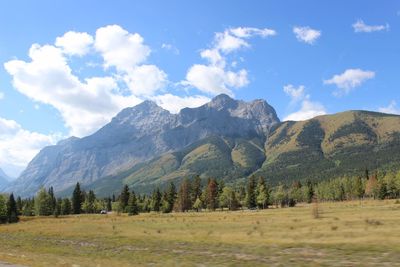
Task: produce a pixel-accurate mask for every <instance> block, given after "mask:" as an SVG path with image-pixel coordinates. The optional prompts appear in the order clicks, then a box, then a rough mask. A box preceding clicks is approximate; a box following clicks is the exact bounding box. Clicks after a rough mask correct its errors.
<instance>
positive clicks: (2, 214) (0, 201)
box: [0, 195, 8, 224]
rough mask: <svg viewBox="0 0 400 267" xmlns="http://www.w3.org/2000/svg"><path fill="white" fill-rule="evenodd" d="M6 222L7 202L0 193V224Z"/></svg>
mask: <svg viewBox="0 0 400 267" xmlns="http://www.w3.org/2000/svg"><path fill="white" fill-rule="evenodd" d="M7 222H8V215H7V202H6V199H5V197H4V196H3V195H0V224H2V223H7Z"/></svg>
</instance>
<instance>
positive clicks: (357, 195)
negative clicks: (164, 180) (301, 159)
mask: <svg viewBox="0 0 400 267" xmlns="http://www.w3.org/2000/svg"><path fill="white" fill-rule="evenodd" d="M399 197H400V171H399V172H397V173H394V172H389V173H382V174H379V175H378V173H374V174H373V175H370V174H369V172H368V170H366V171H365V173H364V175H360V176H354V177H340V178H335V179H331V180H325V181H321V182H312V181H310V180H307V181H305V182H303V183H302V182H300V181H295V182H293V183H292V184H291V185H287V184H278V185H277V186H274V187H272V186H270V185H269V184H268V183H267V182H266V180H265V179H264V178H263V177H258V178H256V177H255V176H250V177H249V178H247V180H246V181H245V182H244V183H237V184H233V185H225V183H224V181H223V180H220V181H218V180H217V179H214V178H210V179H208V180H207V181H206V183H205V184H204V185H203V181H202V180H201V178H200V176H196V177H194V178H193V179H191V180H189V179H187V178H185V179H183V180H182V181H181V183H180V184H179V187H178V188H177V187H176V185H175V184H174V183H173V182H171V183H169V185H168V186H167V188H166V189H165V190H160V188H159V187H156V188H155V189H154V191H153V192H152V194H150V195H146V194H142V195H141V194H136V193H135V192H134V190H131V189H130V188H129V186H128V185H124V186H123V188H122V190H121V192H120V194H118V195H117V196H115V195H112V196H110V197H106V198H98V197H97V196H96V194H95V193H94V191H92V190H89V191H88V192H86V191H84V190H82V189H81V186H80V184H79V183H77V184H76V186H75V189H74V191H73V193H72V196H71V197H70V198H68V197H67V198H57V197H56V196H55V194H54V190H53V188H52V187H50V188H49V189H48V190H46V189H45V188H42V189H40V190H39V192H38V193H37V194H36V196H35V197H34V198H28V199H21V198H20V197H18V198H17V199H16V200H15V198H14V195H13V194H10V195H9V196H8V198H7V197H6V196H3V195H0V223H14V222H18V218H19V217H18V216H20V215H23V216H55V217H58V216H60V215H69V214H81V213H87V214H90V213H100V212H101V211H104V212H110V211H114V212H118V213H127V214H128V215H137V214H139V213H143V212H163V213H169V212H172V211H175V212H186V211H197V212H199V211H202V210H209V211H214V210H217V209H220V210H224V209H225V210H232V211H233V210H237V209H244V208H246V209H266V208H268V207H270V206H274V207H293V206H295V205H296V203H299V202H308V203H311V202H312V201H313V200H315V199H317V200H318V201H345V200H354V199H362V198H374V199H386V198H399Z"/></svg>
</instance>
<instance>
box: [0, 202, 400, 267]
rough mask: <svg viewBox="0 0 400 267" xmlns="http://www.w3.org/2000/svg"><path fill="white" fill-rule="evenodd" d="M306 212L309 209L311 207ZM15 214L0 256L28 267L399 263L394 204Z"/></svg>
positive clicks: (2, 236)
mask: <svg viewBox="0 0 400 267" xmlns="http://www.w3.org/2000/svg"><path fill="white" fill-rule="evenodd" d="M313 210H314V212H313ZM318 211H319V214H320V217H319V218H318V219H315V218H314V216H313V213H315V207H314V206H313V205H299V206H297V207H295V208H285V209H268V210H263V211H236V212H228V211H220V212H202V213H173V214H155V213H152V214H140V215H139V216H133V217H128V216H125V215H121V216H118V215H116V214H109V215H80V216H67V217H61V218H57V219H56V218H22V222H20V223H18V224H13V225H1V226H0V261H6V262H10V263H19V264H24V265H28V266H143V265H152V266H227V265H229V266H260V265H265V266H384V265H388V266H400V204H396V202H395V201H392V200H390V201H389V200H388V201H372V200H369V201H363V202H362V203H360V202H359V201H354V202H341V203H320V204H319V205H318Z"/></svg>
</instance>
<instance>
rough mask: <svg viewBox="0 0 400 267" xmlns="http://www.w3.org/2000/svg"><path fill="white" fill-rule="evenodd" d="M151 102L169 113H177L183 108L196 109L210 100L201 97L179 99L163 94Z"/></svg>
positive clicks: (178, 97) (175, 96)
mask: <svg viewBox="0 0 400 267" xmlns="http://www.w3.org/2000/svg"><path fill="white" fill-rule="evenodd" d="M153 100H154V101H155V102H156V103H157V104H158V105H159V106H160V107H162V108H164V109H166V110H169V111H170V112H171V113H179V111H180V110H181V109H183V108H186V107H188V108H196V107H199V106H201V105H204V104H205V103H207V102H209V101H210V98H208V97H205V96H202V95H194V96H184V97H180V96H177V95H172V94H165V95H159V96H155V97H153Z"/></svg>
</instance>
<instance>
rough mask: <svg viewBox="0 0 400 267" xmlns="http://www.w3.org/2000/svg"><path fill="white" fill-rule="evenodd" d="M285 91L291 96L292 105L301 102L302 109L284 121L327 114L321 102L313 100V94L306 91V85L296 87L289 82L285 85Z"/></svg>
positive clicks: (306, 118) (300, 119)
mask: <svg viewBox="0 0 400 267" xmlns="http://www.w3.org/2000/svg"><path fill="white" fill-rule="evenodd" d="M283 91H284V92H285V93H286V94H287V95H288V96H289V97H290V98H291V106H293V105H295V104H297V103H300V109H299V110H298V111H295V112H293V113H290V114H289V115H287V116H286V117H285V118H284V119H283V120H284V121H303V120H308V119H311V118H314V117H315V116H319V115H325V114H326V109H325V107H324V106H323V105H322V104H321V103H318V102H314V101H311V96H310V95H308V94H306V93H305V86H304V85H300V86H298V87H297V88H296V87H295V86H293V85H291V84H289V85H286V86H284V87H283Z"/></svg>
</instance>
